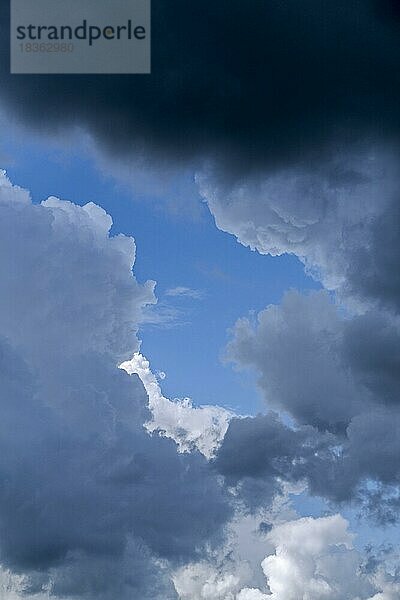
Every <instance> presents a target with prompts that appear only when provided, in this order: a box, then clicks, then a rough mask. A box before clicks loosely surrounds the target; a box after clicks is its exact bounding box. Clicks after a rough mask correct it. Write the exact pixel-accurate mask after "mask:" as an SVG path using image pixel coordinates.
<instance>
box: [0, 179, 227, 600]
mask: <svg viewBox="0 0 400 600" xmlns="http://www.w3.org/2000/svg"><path fill="white" fill-rule="evenodd" d="M0 213H1V219H0V272H1V288H2V293H1V295H0V373H1V378H0V380H1V394H0V396H1V408H2V419H1V423H0V438H1V443H2V451H1V457H0V475H1V477H0V479H1V482H2V483H1V486H0V557H1V562H2V565H3V567H4V569H9V570H10V571H11V572H13V573H15V574H17V575H18V576H23V577H24V578H25V580H26V585H28V586H29V590H30V592H29V593H31V595H34V594H39V595H40V594H42V595H43V594H44V595H45V594H46V593H47V592H46V591H49V593H50V594H51V595H52V596H56V597H63V598H68V597H78V598H82V599H85V600H86V599H88V600H89V599H90V600H91V599H94V598H96V600H109V599H111V598H113V599H114V598H115V597H118V598H120V599H121V600H124V599H125V598H132V596H133V597H140V598H151V599H155V598H162V599H163V600H166V599H168V600H170V599H171V600H172V599H174V598H176V592H175V591H174V588H173V584H172V581H171V577H170V570H171V565H173V567H174V568H176V567H177V566H179V565H181V564H184V563H185V562H187V561H190V560H197V559H200V558H201V557H202V555H203V552H205V548H210V547H213V546H215V545H218V544H219V543H221V540H222V539H223V535H224V533H223V530H224V525H225V523H226V522H227V520H229V518H230V516H231V513H232V509H231V503H230V502H229V499H228V497H227V494H226V491H225V490H224V489H223V488H222V485H221V482H220V481H219V479H218V477H217V475H216V474H215V473H214V471H213V470H212V469H211V468H210V466H209V464H208V462H207V460H206V459H205V458H204V457H203V456H202V455H201V454H200V453H198V452H192V453H191V454H180V453H178V452H177V446H176V444H175V442H174V441H173V440H171V439H166V438H161V437H160V436H158V435H149V433H148V432H147V431H146V430H145V428H144V427H143V424H144V423H145V422H147V421H149V420H150V419H151V413H150V411H149V408H148V398H147V394H146V391H145V389H144V387H143V384H142V383H141V381H140V380H139V378H138V377H137V376H136V375H133V376H131V377H129V376H128V375H127V374H126V373H124V372H123V371H122V370H118V368H117V365H118V364H120V362H121V360H124V359H126V358H128V357H129V356H131V354H132V352H133V351H135V350H138V348H139V341H138V339H137V335H136V334H137V329H138V326H139V323H140V320H141V315H142V310H143V308H144V307H145V306H146V305H147V304H148V303H152V302H154V294H153V283H152V282H149V283H146V284H143V285H142V284H138V283H137V281H136V280H135V278H134V276H133V275H132V267H133V264H134V259H135V244H134V241H133V240H132V239H131V238H127V237H125V236H122V235H119V236H114V237H113V236H110V233H109V232H110V228H111V225H112V222H111V219H110V217H109V216H108V215H107V214H106V213H105V212H104V211H103V210H102V209H101V208H100V207H98V206H95V205H94V204H88V205H86V206H83V207H79V206H76V205H73V204H71V203H69V202H64V201H61V200H58V199H55V198H51V199H49V200H46V201H44V202H42V203H41V204H35V205H34V204H32V203H31V201H30V198H29V194H28V193H27V192H26V191H24V190H22V189H20V188H18V187H14V186H12V185H11V183H10V182H9V181H8V180H7V178H6V177H5V174H4V173H2V174H1V176H0ZM24 585H25V584H24Z"/></svg>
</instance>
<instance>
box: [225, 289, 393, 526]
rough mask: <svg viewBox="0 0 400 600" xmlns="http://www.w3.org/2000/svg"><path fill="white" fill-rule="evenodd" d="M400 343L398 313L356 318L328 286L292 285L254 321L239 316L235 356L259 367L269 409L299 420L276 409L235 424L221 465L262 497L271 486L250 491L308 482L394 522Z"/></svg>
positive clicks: (247, 492)
mask: <svg viewBox="0 0 400 600" xmlns="http://www.w3.org/2000/svg"><path fill="white" fill-rule="evenodd" d="M399 340H400V335H399V323H398V317H396V316H393V315H392V314H390V313H386V312H383V313H381V312H376V311H369V312H367V313H365V314H362V315H354V316H353V317H350V316H349V315H346V314H344V313H343V311H340V310H339V308H338V307H337V306H335V305H334V304H333V302H332V299H331V298H330V297H329V295H328V294H327V293H326V292H325V291H320V292H313V293H311V294H308V295H302V294H300V293H298V292H295V291H292V292H289V293H288V294H286V295H285V297H284V299H283V301H282V303H281V305H279V306H269V307H268V308H267V309H265V310H264V311H262V312H261V313H260V314H259V315H258V316H257V319H256V320H254V321H253V322H252V321H251V320H249V319H240V320H239V321H238V322H237V324H236V326H235V328H234V329H233V338H232V340H231V342H230V343H229V345H228V349H227V355H228V357H229V358H230V359H231V360H233V361H234V362H235V363H236V364H237V365H238V366H239V367H240V368H243V367H250V368H253V369H255V371H256V373H257V374H258V376H259V385H260V387H261V389H262V391H263V393H264V396H265V400H266V403H267V406H268V407H269V408H273V409H275V410H279V411H280V413H281V414H282V415H288V416H289V417H290V418H291V419H292V420H293V425H292V427H288V426H283V425H282V423H281V422H280V421H279V420H278V419H277V418H272V417H271V416H268V415H267V416H264V417H260V416H259V417H255V418H249V419H247V420H243V421H237V420H234V421H232V422H231V424H230V426H229V428H228V431H227V434H226V436H225V439H224V442H223V444H222V446H221V448H220V450H219V452H218V454H217V457H216V464H217V467H218V468H219V469H220V470H221V472H223V473H224V474H225V475H226V476H228V477H233V478H234V480H235V482H236V485H238V484H239V486H240V487H241V490H242V494H243V497H244V498H247V497H250V498H252V499H253V501H254V500H256V501H257V498H258V497H261V498H262V497H263V494H265V492H262V493H261V492H259V493H258V494H255V492H254V491H252V492H251V490H252V489H253V488H254V490H255V489H257V488H259V489H260V490H263V489H264V487H265V486H267V487H268V489H270V490H271V489H273V486H272V485H271V478H272V480H273V481H277V480H279V479H284V478H288V479H289V480H293V481H297V480H299V479H300V480H301V479H302V478H304V479H305V480H306V481H307V482H308V484H309V490H310V491H311V492H312V493H314V494H317V495H320V496H323V497H325V498H328V499H330V500H334V501H336V502H342V501H361V502H363V503H364V505H365V507H366V508H368V511H369V513H370V514H371V515H372V516H375V517H377V518H379V519H380V520H381V521H383V520H385V518H386V520H387V521H393V520H395V519H396V516H395V515H396V514H397V516H398V502H397V501H396V497H397V496H396V492H395V493H394V494H393V491H394V490H396V489H398V485H399V483H400V471H399V469H398V463H397V460H396V456H398V453H399V450H400V449H399V442H398V435H397V431H398V427H399V419H400V407H399V404H398V390H399V379H398V369H397V368H396V367H397V362H398V346H399V343H400V341H399ZM371 481H374V482H375V484H374V495H372V494H371V491H370V492H368V491H367V489H368V482H371ZM366 486H367V487H366ZM388 486H389V487H388ZM390 486H393V487H394V490H392V492H391V493H390V490H389V488H390ZM378 506H381V509H382V510H377V507H378ZM384 507H386V511H385V508H384Z"/></svg>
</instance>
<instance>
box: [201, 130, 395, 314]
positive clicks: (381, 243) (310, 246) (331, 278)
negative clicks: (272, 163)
mask: <svg viewBox="0 0 400 600" xmlns="http://www.w3.org/2000/svg"><path fill="white" fill-rule="evenodd" d="M398 164H399V154H398V152H397V151H396V150H394V149H393V147H390V146H376V144H374V142H373V141H370V142H369V143H365V144H361V145H359V146H358V148H354V149H353V150H349V149H346V148H339V149H337V151H336V152H335V154H334V155H333V156H332V157H330V158H329V159H324V158H322V157H321V159H320V161H319V163H318V165H305V166H302V165H300V164H298V165H295V166H290V167H283V168H281V169H280V170H276V171H275V172H273V173H269V172H267V171H259V172H256V173H254V174H252V175H249V176H248V177H243V178H241V179H239V180H235V179H233V180H230V179H229V178H227V177H226V176H224V175H223V174H221V173H220V171H219V170H218V169H215V168H209V169H205V170H204V171H203V173H199V174H198V177H197V180H198V184H199V186H200V191H201V194H202V196H203V198H204V199H205V200H206V201H207V203H208V206H209V208H210V210H211V212H212V214H213V215H214V217H215V221H216V224H217V226H218V227H219V228H220V229H222V230H223V231H227V232H228V233H231V234H233V235H235V236H236V238H237V239H238V241H239V242H240V243H242V244H244V245H245V246H249V247H250V248H251V249H253V250H257V251H258V252H260V253H261V254H270V255H272V256H279V255H282V254H284V253H290V254H294V255H296V256H297V257H298V258H299V259H300V260H301V261H302V262H303V263H304V265H305V267H306V270H307V272H308V273H310V274H312V275H313V276H314V278H315V279H317V280H319V281H321V283H322V284H323V286H324V287H325V288H326V289H329V290H332V291H335V292H336V293H337V294H338V296H339V297H340V298H341V299H342V300H345V301H346V303H347V304H348V305H349V306H351V308H352V310H360V309H362V310H365V308H366V307H367V308H368V307H370V306H371V304H373V305H377V306H380V307H385V308H388V309H389V310H394V311H398V310H399V297H400V280H399V276H398V270H397V269H396V267H395V265H396V264H397V263H398V260H399V252H400V239H399V227H398V223H399V209H398V202H397V198H398V194H399V190H400V181H399V176H398V172H399V170H398Z"/></svg>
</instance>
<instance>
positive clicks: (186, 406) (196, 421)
mask: <svg viewBox="0 0 400 600" xmlns="http://www.w3.org/2000/svg"><path fill="white" fill-rule="evenodd" d="M119 368H120V369H123V370H124V371H126V372H127V373H128V374H129V375H132V374H136V375H138V376H139V377H140V380H141V381H142V383H143V385H144V387H145V390H146V392H147V395H148V398H149V410H150V411H151V414H152V419H151V420H149V421H148V422H147V423H146V424H145V427H146V429H147V430H148V431H149V432H151V433H153V432H159V433H160V435H162V436H165V437H167V438H171V439H173V440H174V441H175V442H176V444H177V445H178V448H179V450H180V451H181V452H191V451H193V450H194V449H197V450H198V451H199V452H201V453H202V454H204V456H205V457H206V458H211V457H212V456H214V454H215V452H216V450H217V449H218V447H219V446H220V444H221V442H222V440H223V438H224V436H225V433H226V430H227V428H228V425H229V421H230V419H231V418H232V416H233V415H232V413H230V412H229V411H227V410H225V409H223V408H221V407H218V406H200V407H193V405H192V403H191V401H190V398H184V399H183V400H177V399H176V400H174V401H171V400H168V398H164V396H163V395H162V393H161V389H160V386H159V384H158V382H157V379H156V377H155V376H154V375H153V373H152V372H151V370H150V364H149V362H148V360H147V359H146V358H145V357H144V356H142V355H141V354H140V353H138V352H137V353H135V354H134V355H133V357H132V358H131V360H128V361H125V362H123V363H122V364H121V365H120V367H119Z"/></svg>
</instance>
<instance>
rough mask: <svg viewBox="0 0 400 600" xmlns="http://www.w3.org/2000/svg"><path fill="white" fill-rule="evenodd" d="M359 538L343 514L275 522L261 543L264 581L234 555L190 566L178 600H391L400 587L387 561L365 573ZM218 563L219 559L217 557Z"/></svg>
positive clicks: (178, 580) (181, 577)
mask: <svg viewBox="0 0 400 600" xmlns="http://www.w3.org/2000/svg"><path fill="white" fill-rule="evenodd" d="M354 538H355V535H353V534H352V533H350V531H349V523H348V522H347V521H346V520H345V519H344V518H343V517H342V516H341V515H340V514H333V515H331V516H327V517H319V518H312V517H303V518H295V519H289V520H284V521H280V522H279V521H277V522H276V523H275V524H274V526H273V527H272V529H271V530H270V532H269V533H267V534H266V535H265V536H264V537H263V540H262V543H263V546H264V548H263V549H264V556H263V558H262V560H261V561H260V562H261V568H262V576H263V580H262V581H261V582H259V581H256V578H255V576H254V567H253V569H247V570H246V566H247V567H248V566H249V564H248V563H247V564H246V561H245V560H239V561H238V556H237V554H235V552H234V551H233V552H232V553H231V554H229V557H228V558H226V559H225V561H216V560H214V563H212V564H211V563H210V562H202V563H196V564H192V565H188V566H187V567H185V568H183V569H182V570H181V571H179V572H178V573H176V575H175V577H174V584H175V588H176V590H177V593H178V596H179V599H180V600H207V599H213V600H299V599H300V598H301V599H304V600H306V599H307V600H343V599H348V600H392V598H397V595H398V592H399V583H398V579H397V577H396V575H393V574H391V573H390V571H391V561H390V557H389V556H385V557H384V558H380V559H378V560H376V561H375V562H374V565H373V567H372V568H367V566H366V565H367V555H366V554H364V553H363V552H360V551H359V550H357V549H355V547H354V545H353V541H354ZM236 542H237V540H236ZM214 558H215V557H214Z"/></svg>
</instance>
